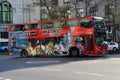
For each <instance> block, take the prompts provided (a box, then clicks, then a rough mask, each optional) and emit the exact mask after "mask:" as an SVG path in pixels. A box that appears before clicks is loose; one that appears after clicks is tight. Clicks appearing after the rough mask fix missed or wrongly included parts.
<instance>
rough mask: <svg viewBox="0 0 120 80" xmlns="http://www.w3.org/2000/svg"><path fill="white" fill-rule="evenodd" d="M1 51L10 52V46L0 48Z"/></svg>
mask: <svg viewBox="0 0 120 80" xmlns="http://www.w3.org/2000/svg"><path fill="white" fill-rule="evenodd" d="M0 51H8V46H0Z"/></svg>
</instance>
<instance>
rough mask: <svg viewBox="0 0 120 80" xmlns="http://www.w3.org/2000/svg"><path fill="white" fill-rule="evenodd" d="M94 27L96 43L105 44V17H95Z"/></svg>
mask: <svg viewBox="0 0 120 80" xmlns="http://www.w3.org/2000/svg"><path fill="white" fill-rule="evenodd" d="M93 23H94V27H95V28H94V29H95V37H96V43H97V44H98V45H104V44H106V43H104V42H105V41H106V26H105V23H104V20H103V19H99V18H94V20H93Z"/></svg>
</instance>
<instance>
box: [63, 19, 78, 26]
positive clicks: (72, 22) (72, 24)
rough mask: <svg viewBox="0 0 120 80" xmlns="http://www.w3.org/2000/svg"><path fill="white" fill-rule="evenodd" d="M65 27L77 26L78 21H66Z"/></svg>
mask: <svg viewBox="0 0 120 80" xmlns="http://www.w3.org/2000/svg"><path fill="white" fill-rule="evenodd" d="M65 26H78V20H77V19H76V20H67V21H66V24H65Z"/></svg>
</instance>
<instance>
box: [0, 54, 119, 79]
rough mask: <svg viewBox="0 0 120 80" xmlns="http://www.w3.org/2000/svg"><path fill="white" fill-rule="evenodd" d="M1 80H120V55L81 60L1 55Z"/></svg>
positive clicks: (80, 58) (82, 58)
mask: <svg viewBox="0 0 120 80" xmlns="http://www.w3.org/2000/svg"><path fill="white" fill-rule="evenodd" d="M0 80H120V54H108V55H103V56H90V57H79V58H68V57H48V58H45V57H42V58H19V57H14V56H0Z"/></svg>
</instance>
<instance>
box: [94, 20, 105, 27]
mask: <svg viewBox="0 0 120 80" xmlns="http://www.w3.org/2000/svg"><path fill="white" fill-rule="evenodd" d="M93 22H94V27H95V28H96V29H100V28H105V23H104V21H103V19H95V18H94V20H93Z"/></svg>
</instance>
